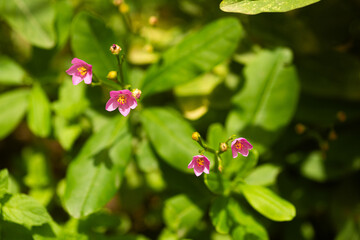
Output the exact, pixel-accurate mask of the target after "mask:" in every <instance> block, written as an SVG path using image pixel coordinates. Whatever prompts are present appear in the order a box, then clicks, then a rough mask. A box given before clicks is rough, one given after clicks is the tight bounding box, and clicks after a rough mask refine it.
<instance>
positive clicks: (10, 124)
mask: <svg viewBox="0 0 360 240" xmlns="http://www.w3.org/2000/svg"><path fill="white" fill-rule="evenodd" d="M28 96H29V90H27V89H17V90H13V91H9V92H6V93H3V94H1V95H0V109H1V114H0V139H3V138H4V137H6V136H7V135H8V134H9V133H11V131H13V130H14V129H15V128H16V126H17V125H18V124H19V122H20V121H21V119H22V118H23V116H24V114H25V111H26V109H27V107H28Z"/></svg>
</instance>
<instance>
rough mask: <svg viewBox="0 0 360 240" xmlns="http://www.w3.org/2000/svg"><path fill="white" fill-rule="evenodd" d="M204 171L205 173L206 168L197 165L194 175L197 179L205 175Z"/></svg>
mask: <svg viewBox="0 0 360 240" xmlns="http://www.w3.org/2000/svg"><path fill="white" fill-rule="evenodd" d="M203 171H204V166H201V167H199V166H197V165H196V164H195V167H194V173H195V175H196V176H197V177H198V176H200V175H201V174H202V173H203Z"/></svg>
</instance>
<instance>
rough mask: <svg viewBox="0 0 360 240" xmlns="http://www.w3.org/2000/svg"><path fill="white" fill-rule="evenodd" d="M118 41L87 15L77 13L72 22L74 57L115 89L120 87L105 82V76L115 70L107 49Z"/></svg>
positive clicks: (100, 22)
mask: <svg viewBox="0 0 360 240" xmlns="http://www.w3.org/2000/svg"><path fill="white" fill-rule="evenodd" d="M118 41H119V40H118V39H117V38H116V37H115V36H114V33H113V32H112V31H111V30H110V29H109V28H107V27H106V26H105V24H104V23H103V22H102V21H100V20H99V19H97V18H95V17H92V16H90V15H89V14H87V13H84V12H82V13H79V14H78V15H77V16H76V17H75V19H74V20H73V24H72V26H71V47H72V50H73V51H74V53H75V56H76V57H77V58H80V59H82V60H84V61H85V62H87V63H89V64H91V65H92V66H93V71H94V73H95V74H96V75H97V76H98V77H99V78H101V80H102V81H103V82H104V83H105V84H107V85H109V84H110V86H111V87H113V88H115V89H118V88H120V85H119V84H117V83H115V82H113V81H109V80H107V79H106V76H107V74H108V72H109V71H112V70H117V66H116V60H115V57H114V56H113V55H112V54H111V52H110V51H109V48H110V46H111V45H112V44H114V43H118ZM118 44H119V43H118Z"/></svg>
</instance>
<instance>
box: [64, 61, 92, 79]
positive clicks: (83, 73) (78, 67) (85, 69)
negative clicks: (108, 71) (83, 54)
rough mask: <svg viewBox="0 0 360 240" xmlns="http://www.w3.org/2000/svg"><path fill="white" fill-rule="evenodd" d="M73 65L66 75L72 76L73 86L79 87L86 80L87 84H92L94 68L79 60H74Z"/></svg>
mask: <svg viewBox="0 0 360 240" xmlns="http://www.w3.org/2000/svg"><path fill="white" fill-rule="evenodd" d="M71 64H73V65H72V66H71V67H70V68H69V69H68V70H66V73H67V74H69V75H72V82H73V84H74V85H78V84H79V83H80V82H81V81H82V80H84V82H85V83H86V84H91V81H92V66H91V65H90V64H87V63H86V62H84V61H83V60H81V59H78V58H73V60H71Z"/></svg>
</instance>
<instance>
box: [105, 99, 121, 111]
mask: <svg viewBox="0 0 360 240" xmlns="http://www.w3.org/2000/svg"><path fill="white" fill-rule="evenodd" d="M118 107H119V104H118V103H117V101H116V99H114V98H110V99H109V101H107V103H106V106H105V109H106V111H109V112H111V111H114V110H115V109H116V108H118Z"/></svg>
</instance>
